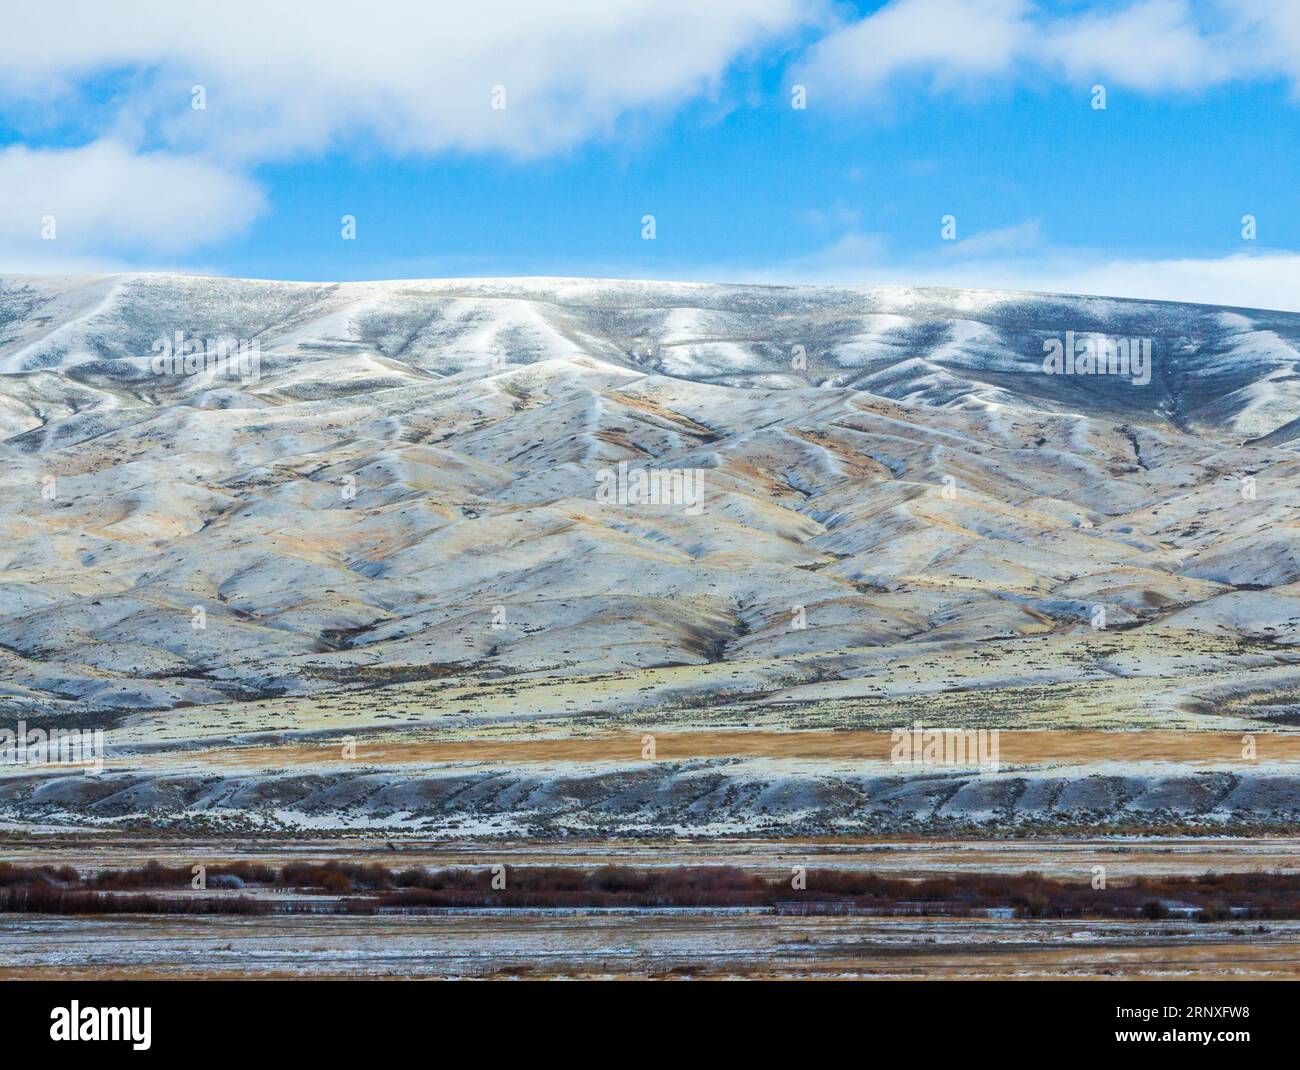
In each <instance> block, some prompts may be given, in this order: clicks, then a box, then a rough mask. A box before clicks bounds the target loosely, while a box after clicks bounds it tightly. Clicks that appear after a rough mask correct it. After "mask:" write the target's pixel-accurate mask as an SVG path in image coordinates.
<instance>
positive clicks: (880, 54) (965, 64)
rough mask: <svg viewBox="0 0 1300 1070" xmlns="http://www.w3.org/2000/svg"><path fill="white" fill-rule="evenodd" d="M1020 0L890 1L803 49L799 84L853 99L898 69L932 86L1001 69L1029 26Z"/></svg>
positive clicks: (1019, 43)
mask: <svg viewBox="0 0 1300 1070" xmlns="http://www.w3.org/2000/svg"><path fill="white" fill-rule="evenodd" d="M1027 8H1028V4H1027V2H1026V0H895V2H894V3H891V4H888V5H887V6H885V7H884V8H882V9H880V10H879V11H877V12H876V13H874V14H872V15H869V16H867V17H866V18H865V19H862V20H861V21H859V22H855V23H852V24H850V25H846V26H844V27H843V28H841V29H840V30H838V31H837V32H835V33H832V34H831V35H829V36H828V37H826V38H825V39H823V40H822V41H821V42H820V43H818V44H817V45H816V46H814V48H813V49H812V50H811V52H810V54H809V56H808V57H807V60H806V62H805V63H804V65H803V66H804V71H805V72H806V73H801V74H800V75H798V79H799V80H800V81H807V82H808V83H809V87H810V88H809V91H810V93H822V92H827V93H829V94H832V95H837V96H860V95H865V94H869V93H871V92H872V91H874V90H876V89H878V88H879V87H881V86H883V85H884V83H886V82H888V81H889V80H890V79H891V78H893V77H894V76H896V75H898V74H902V73H905V72H918V73H922V74H928V75H931V76H932V77H933V78H934V80H935V81H936V82H937V83H939V84H940V85H951V84H953V83H957V82H961V81H966V80H969V79H971V78H981V77H988V76H990V75H994V74H998V73H1000V72H1002V71H1004V70H1005V69H1006V68H1007V66H1008V65H1009V64H1010V63H1011V61H1012V60H1013V58H1014V57H1015V55H1016V53H1017V51H1019V50H1020V49H1021V48H1022V47H1023V46H1024V43H1025V41H1026V39H1027V37H1028V33H1029V27H1028V25H1027V24H1026V23H1025V22H1024V15H1025V12H1026V10H1027Z"/></svg>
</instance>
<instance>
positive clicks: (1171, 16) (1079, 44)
mask: <svg viewBox="0 0 1300 1070" xmlns="http://www.w3.org/2000/svg"><path fill="white" fill-rule="evenodd" d="M1035 47H1036V48H1037V49H1039V50H1040V54H1041V58H1042V59H1043V60H1044V61H1046V62H1047V63H1048V64H1051V65H1057V64H1059V65H1060V67H1061V68H1062V69H1063V70H1064V71H1065V72H1066V73H1067V74H1068V75H1069V76H1071V77H1073V78H1076V79H1080V80H1084V79H1099V80H1100V81H1102V82H1103V83H1110V84H1116V85H1124V86H1131V87H1133V88H1136V89H1148V90H1159V89H1200V88H1204V87H1205V86H1207V85H1210V84H1212V83H1216V82H1220V81H1222V80H1224V79H1225V78H1227V77H1229V76H1230V75H1231V74H1232V72H1233V65H1232V62H1231V60H1230V57H1229V56H1228V55H1227V54H1226V53H1225V52H1224V51H1222V50H1221V49H1219V48H1217V47H1216V45H1215V43H1214V42H1213V41H1212V40H1211V39H1210V37H1209V36H1206V35H1203V34H1202V33H1201V31H1200V29H1199V28H1198V26H1197V25H1196V23H1195V21H1194V20H1193V18H1192V13H1191V11H1190V9H1189V8H1188V6H1187V4H1186V3H1184V2H1183V0H1146V2H1143V3H1137V4H1134V5H1133V6H1132V7H1130V8H1127V9H1125V10H1122V11H1118V12H1110V13H1106V14H1085V15H1081V16H1079V17H1077V18H1074V19H1063V20H1060V21H1057V22H1055V23H1052V24H1051V25H1049V26H1048V27H1046V29H1045V30H1044V31H1043V33H1042V37H1041V39H1040V40H1039V41H1037V42H1036V43H1035Z"/></svg>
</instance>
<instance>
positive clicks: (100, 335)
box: [0, 275, 1300, 712]
mask: <svg viewBox="0 0 1300 1070" xmlns="http://www.w3.org/2000/svg"><path fill="white" fill-rule="evenodd" d="M1067 332H1071V335H1072V336H1073V337H1076V338H1082V337H1085V336H1088V335H1089V334H1090V332H1091V333H1093V334H1096V335H1100V336H1105V337H1106V338H1108V339H1124V340H1128V339H1132V340H1134V347H1135V348H1134V352H1135V353H1136V352H1137V347H1138V346H1139V345H1140V342H1139V341H1138V340H1141V339H1146V340H1148V345H1149V348H1150V354H1151V356H1150V367H1149V368H1148V369H1147V371H1148V373H1149V374H1148V375H1147V376H1146V378H1147V379H1149V381H1148V382H1146V383H1144V384H1143V383H1139V382H1138V381H1137V380H1139V379H1140V378H1142V377H1141V376H1138V375H1136V374H1132V369H1130V374H1128V375H1118V374H1116V375H1099V374H1090V375H1089V374H1074V375H1067V374H1047V373H1046V372H1045V371H1044V359H1045V353H1048V352H1050V350H1051V345H1052V343H1051V340H1052V339H1065V338H1066V337H1067ZM185 339H198V340H200V342H205V341H206V342H208V343H209V347H211V340H215V339H228V340H230V341H231V342H232V343H233V348H232V352H234V353H238V352H239V350H238V344H239V343H240V342H242V343H244V346H245V353H246V354H250V355H255V357H256V366H255V367H254V366H253V364H252V363H250V362H249V361H247V360H246V361H245V364H244V366H243V367H242V368H241V367H240V365H239V364H238V361H236V360H233V359H232V361H231V362H230V363H229V364H228V365H227V366H223V367H216V368H214V367H212V366H211V364H210V363H209V364H206V365H205V364H202V362H199V363H198V364H193V365H192V366H191V368H190V370H189V371H188V372H187V370H186V366H185V365H184V362H183V359H178V361H177V364H176V366H175V367H172V366H170V365H167V366H164V367H163V368H162V371H161V373H160V372H159V362H160V359H161V357H160V353H161V354H162V355H165V354H166V352H167V351H166V348H165V347H164V346H162V345H160V340H164V341H165V342H166V343H167V344H168V345H171V346H173V347H174V348H176V349H177V352H178V354H179V353H180V346H181V345H182V344H183V340H185ZM1045 343H1046V345H1045ZM1298 361H1300V316H1297V315H1293V314H1286V313H1276V312H1255V311H1249V310H1242V309H1223V308H1211V307H1206V306H1192V305H1178V304H1167V303H1152V302H1139V301H1122V300H1112V299H1100V298H1087V297H1061V296H1045V295H1031V294H1021V293H1005V292H993V291H955V290H915V289H906V288H891V287H886V288H874V289H843V288H805V287H754V286H718V285H702V284H688V283H652V282H617V281H597V280H584V279H572V280H569V279H537V280H529V279H521V280H459V281H457V280H449V281H429V282H387V283H352V284H341V285H325V284H312V283H281V282H256V281H242V280H229V279H214V278H201V277H183V276H167V275H138V276H111V277H104V278H46V277H30V278H20V277H10V278H7V279H4V280H3V282H2V283H0V372H2V373H3V374H0V436H3V443H2V445H0V451H3V474H2V475H0V480H3V495H4V501H5V507H4V510H3V513H2V514H0V535H2V538H0V704H3V705H4V706H6V707H8V709H9V711H10V712H12V711H19V712H25V711H39V712H58V711H89V710H103V711H134V710H140V709H163V708H168V707H173V706H176V705H189V704H202V703H212V702H218V701H223V700H228V699H232V698H233V699H244V698H251V697H254V696H260V695H268V694H282V693H289V694H297V693H302V694H317V693H321V692H335V691H338V690H340V689H344V690H351V689H358V688H360V689H365V688H369V687H375V686H379V685H382V684H386V683H392V682H395V681H397V682H400V681H404V680H416V679H427V678H431V677H434V676H442V675H445V674H453V675H458V676H459V675H464V674H471V675H472V674H481V673H483V672H490V673H491V674H493V675H499V674H518V673H526V672H537V671H546V672H560V673H571V674H587V673H595V672H610V671H617V670H624V669H630V668H636V667H647V666H661V665H670V664H708V663H714V662H719V661H723V662H737V663H745V662H747V661H751V660H753V659H767V658H780V657H782V656H785V655H794V654H807V653H815V652H837V651H846V650H851V649H858V648H881V647H890V646H897V647H900V648H901V647H906V646H908V645H914V644H917V643H923V642H931V641H937V640H943V641H946V642H957V643H975V642H978V641H981V640H987V639H993V638H1010V637H1017V636H1040V637H1050V636H1053V635H1060V634H1062V633H1071V632H1073V631H1076V630H1083V631H1085V632H1086V631H1087V630H1089V629H1090V628H1091V625H1092V617H1093V615H1094V612H1095V610H1096V607H1098V606H1101V607H1104V609H1105V612H1106V614H1107V617H1106V620H1107V622H1108V624H1109V625H1110V626H1111V627H1115V626H1120V627H1125V628H1127V627H1131V626H1134V625H1149V624H1154V623H1157V622H1158V623H1160V624H1161V625H1162V626H1176V627H1178V628H1183V629H1189V630H1193V631H1197V632H1212V633H1222V634H1228V635H1231V636H1234V637H1239V638H1242V639H1249V640H1251V641H1267V642H1269V643H1273V644H1288V643H1291V642H1294V640H1295V639H1296V638H1297V637H1298V636H1300V628H1298V627H1297V626H1298V625H1300V601H1297V594H1298V593H1300V586H1297V581H1298V580H1300V528H1297V527H1296V525H1295V523H1294V517H1295V503H1296V501H1297V490H1298V489H1300V464H1298V461H1300V458H1297V456H1296V454H1295V453H1294V452H1293V450H1292V449H1291V445H1292V441H1293V438H1294V437H1295V436H1297V435H1300V376H1298V375H1297V362H1298ZM620 461H623V462H627V464H628V465H629V469H630V470H632V471H635V470H636V469H638V468H640V469H655V470H662V469H673V470H689V471H691V472H698V473H700V475H699V478H700V480H701V485H702V488H703V501H702V508H701V509H700V510H699V511H697V512H695V513H694V515H692V513H691V511H689V510H683V509H681V508H674V507H673V506H672V505H642V506H637V505H635V504H623V505H619V504H617V503H615V504H613V505H611V504H609V503H608V502H604V501H602V500H601V499H600V494H599V486H600V479H601V473H602V472H603V473H605V474H606V478H607V477H608V475H609V473H610V472H617V466H618V463H619V462H620ZM1259 588H1267V589H1268V590H1267V593H1260V592H1259V590H1258V589H1259ZM796 607H802V611H800V610H799V609H798V608H796ZM799 623H806V625H807V626H806V627H800V626H798V624H799ZM200 624H201V625H202V626H201V627H199V626H198V625H200Z"/></svg>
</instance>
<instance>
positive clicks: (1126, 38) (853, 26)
mask: <svg viewBox="0 0 1300 1070" xmlns="http://www.w3.org/2000/svg"><path fill="white" fill-rule="evenodd" d="M907 74H911V75H915V76H920V77H923V78H925V79H926V80H927V81H928V82H929V83H930V84H931V85H932V86H933V87H934V88H935V89H939V90H942V89H951V88H955V87H960V86H966V85H969V84H970V83H972V82H980V81H983V82H986V83H993V82H1006V81H1021V80H1027V79H1035V80H1037V79H1041V78H1051V79H1055V80H1069V81H1072V82H1080V81H1083V82H1085V84H1087V83H1090V82H1091V81H1093V80H1100V81H1101V82H1102V83H1103V84H1114V85H1119V86H1126V87H1130V88H1133V89H1138V90H1143V91H1150V92H1159V91H1195V90H1198V89H1203V88H1206V87H1208V86H1211V85H1216V84H1220V83H1222V82H1225V81H1232V80H1261V79H1263V80H1270V79H1276V78H1283V79H1287V80H1290V81H1291V82H1292V83H1293V87H1295V88H1297V91H1298V93H1300V4H1297V3H1296V2H1295V0H1201V2H1199V3H1195V4H1193V3H1189V2H1188V0H1135V2H1132V3H1130V4H1127V5H1124V6H1108V7H1105V8H1104V9H1102V10H1094V11H1082V12H1078V13H1075V14H1072V15H1068V16H1063V17H1057V18H1053V17H1051V16H1050V15H1049V13H1048V12H1047V10H1046V9H1045V8H1044V7H1043V6H1041V5H1036V4H1032V3H1030V2H1029V0H892V2H891V3H889V4H887V5H886V6H884V7H883V8H881V9H880V10H879V11H876V12H874V13H873V14H871V15H868V16H866V17H865V18H863V19H860V20H858V21H855V22H848V23H845V24H843V25H841V26H840V27H839V28H838V29H837V30H836V31H834V32H833V33H831V34H829V35H828V36H826V37H825V38H823V39H822V40H821V41H820V42H819V43H818V44H817V45H816V46H814V48H812V49H811V50H810V52H809V54H808V56H807V57H806V59H805V61H804V63H803V65H802V69H801V70H800V72H799V74H798V80H799V81H801V82H804V83H806V84H807V85H808V89H809V94H810V96H812V95H816V94H824V95H825V96H827V97H828V98H830V99H841V100H858V101H861V100H864V99H872V97H873V96H874V95H876V94H878V93H879V92H880V91H881V90H882V88H883V87H885V86H886V84H887V83H889V82H890V81H891V80H893V79H895V78H897V77H899V76H903V75H907Z"/></svg>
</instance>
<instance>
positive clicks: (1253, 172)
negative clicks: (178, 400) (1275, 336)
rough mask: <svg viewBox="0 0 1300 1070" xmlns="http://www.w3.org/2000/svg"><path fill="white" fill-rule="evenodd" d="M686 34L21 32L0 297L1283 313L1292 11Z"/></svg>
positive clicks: (819, 21)
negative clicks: (976, 305)
mask: <svg viewBox="0 0 1300 1070" xmlns="http://www.w3.org/2000/svg"><path fill="white" fill-rule="evenodd" d="M21 6H22V5H20V7H21ZM699 6H700V5H697V4H691V3H677V2H675V0H661V2H658V3H644V4H643V3H641V2H640V0H624V3H623V4H622V5H604V4H590V3H585V2H582V0H570V2H565V3H561V4H558V5H557V6H556V8H554V9H552V16H553V17H551V18H549V19H543V20H541V21H537V19H538V16H537V15H536V14H535V13H532V12H531V5H524V4H520V5H515V4H513V3H511V2H505V3H502V4H499V5H494V6H493V12H494V13H493V14H491V15H489V13H488V12H487V11H486V10H485V9H483V8H482V7H481V6H479V7H477V8H476V7H472V6H465V5H460V4H433V5H428V4H404V3H397V2H392V3H382V2H381V3H377V4H375V5H372V6H371V7H368V9H367V10H371V8H373V9H374V10H375V11H377V12H378V15H377V17H375V18H374V19H368V20H359V19H358V16H357V15H356V14H355V10H356V9H355V7H354V6H352V5H346V4H343V5H339V4H334V3H325V4H322V5H316V6H313V7H312V8H310V9H303V10H310V11H311V12H312V15H311V16H310V18H311V19H312V22H313V24H315V23H316V22H317V21H319V26H318V27H317V29H315V30H304V28H303V25H302V23H303V19H304V18H305V17H306V16H299V17H297V18H295V19H289V20H288V21H285V22H280V21H277V19H279V17H280V16H277V15H276V14H275V13H271V14H268V13H267V12H265V11H263V10H261V9H260V8H259V6H258V5H256V4H246V3H243V2H242V0H241V2H237V3H233V4H231V5H228V6H226V7H223V8H222V10H221V12H220V13H216V12H214V13H213V14H212V15H211V19H212V20H213V21H211V22H210V24H209V25H208V27H207V30H208V33H207V34H206V35H204V34H200V35H196V34H195V33H194V31H193V27H192V26H189V25H187V24H186V21H185V20H184V19H168V18H167V17H164V16H163V15H162V14H161V13H162V12H166V11H167V8H166V7H165V6H157V5H151V4H148V3H135V2H132V0H126V2H125V3H124V5H123V6H122V7H121V8H118V7H116V6H115V7H114V9H113V14H114V15H117V16H118V17H117V18H114V19H111V20H109V16H107V15H104V14H103V13H99V12H98V9H97V8H96V6H95V5H83V4H81V3H80V2H79V0H56V2H54V3H52V4H43V5H41V6H40V7H39V8H36V7H34V6H33V7H32V8H30V9H28V10H24V11H23V12H22V14H21V15H20V16H19V18H18V19H17V20H16V24H15V31H16V32H15V34H14V35H12V36H11V37H10V43H9V45H0V68H4V70H5V73H4V74H3V75H0V206H3V207H0V269H3V270H10V271H15V270H21V271H82V270H91V271H99V270H115V269H124V270H130V269H155V268H156V269H177V270H189V271H196V272H212V273H220V274H229V275H248V276H258V277H269V278H292V279H340V280H345V279H364V278H393V277H432V276H459V275H519V274H534V275H535V274H548V275H556V274H563V275H598V276H618V277H641V278H696V279H705V280H715V281H767V282H842V283H878V282H899V283H935V284H957V285H970V286H1013V287H1021V288H1032V289H1054V290H1060V289H1071V290H1080V291H1083V292H1100V293H1116V294H1120V295H1123V296H1150V297H1168V298H1181V299H1190V300H1207V301H1216V302H1222V303H1234V304H1252V305H1263V306H1268V307H1300V306H1297V304H1296V301H1297V298H1296V297H1293V296H1291V295H1292V294H1295V293H1300V287H1297V286H1296V285H1295V284H1296V283H1297V282H1300V268H1297V266H1296V265H1297V263H1300V257H1297V256H1296V255H1295V251H1296V250H1300V200H1298V199H1297V197H1296V188H1297V184H1296V178H1297V176H1300V166H1298V164H1300V159H1298V156H1300V139H1298V138H1297V137H1296V132H1297V120H1300V101H1298V100H1297V82H1298V80H1300V58H1298V57H1300V5H1297V4H1289V3H1282V2H1276V3H1275V2H1272V0H1213V2H1208V0H1207V2H1205V3H1193V2H1191V0H1187V2H1184V0H1138V2H1136V3H1054V4H1051V3H1040V4H1032V3H1029V2H1028V0H893V2H892V3H889V4H881V3H866V4H858V5H839V6H836V5H831V4H826V3H820V2H808V3H802V2H799V0H737V2H734V3H729V2H720V3H718V5H717V8H716V10H713V9H711V10H712V13H711V14H708V15H701V14H700V13H698V12H697V11H696V10H695V9H696V8H698V7H699ZM610 11H613V12H616V13H617V17H616V18H612V19H611V18H610V17H609V15H608V14H607V12H610ZM96 20H108V21H100V22H97V21H96ZM372 23H373V24H372ZM70 35H71V36H73V37H74V38H75V39H74V40H71V41H70V40H69V38H70ZM196 36H197V37H199V38H205V37H210V40H198V41H196ZM6 53H7V54H6ZM6 61H8V62H6ZM195 85H202V86H203V87H204V90H203V93H204V96H205V98H206V99H205V100H204V101H203V102H204V103H205V104H206V107H205V108H203V109H195V108H193V107H192V101H193V99H194V86H195ZM795 85H802V86H804V87H805V90H806V94H807V107H806V108H804V109H795V108H792V107H791V93H792V87H793V86H795ZM1096 85H1102V86H1104V87H1105V94H1106V101H1105V104H1106V106H1105V108H1104V109H1097V108H1095V107H1094V106H1093V103H1094V90H1093V87H1094V86H1096ZM496 86H501V87H503V89H504V93H505V108H503V109H493V108H492V107H491V106H490V103H489V101H490V97H491V95H492V93H493V92H494V87H496ZM646 214H652V215H653V216H654V217H655V226H656V236H655V239H654V240H653V241H647V240H644V239H643V238H642V217H643V216H644V215H646ZM1247 214H1250V215H1253V216H1254V217H1255V218H1256V220H1257V237H1256V238H1255V239H1254V240H1244V239H1243V236H1242V217H1243V216H1244V215H1247ZM344 215H352V216H355V218H356V238H355V240H344V239H343V238H342V237H341V235H340V230H341V217H342V216H344ZM945 215H952V216H954V217H955V218H956V234H957V237H956V240H955V241H945V240H943V239H942V238H941V218H942V217H943V216H945ZM48 216H53V218H54V220H55V222H56V231H57V233H56V237H55V238H54V239H53V240H46V239H45V238H44V237H43V236H42V233H41V226H42V223H41V221H42V220H44V219H46V218H47V217H48Z"/></svg>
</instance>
